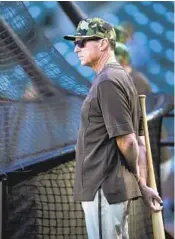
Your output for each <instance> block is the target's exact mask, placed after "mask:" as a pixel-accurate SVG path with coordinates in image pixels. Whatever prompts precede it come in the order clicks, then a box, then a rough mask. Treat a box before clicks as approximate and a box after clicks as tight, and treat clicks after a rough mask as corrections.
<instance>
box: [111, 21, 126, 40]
mask: <svg viewBox="0 0 175 239" xmlns="http://www.w3.org/2000/svg"><path fill="white" fill-rule="evenodd" d="M114 30H115V34H116V41H117V42H121V43H126V41H127V38H128V32H127V31H126V30H125V29H124V28H123V27H122V26H119V25H118V26H114Z"/></svg>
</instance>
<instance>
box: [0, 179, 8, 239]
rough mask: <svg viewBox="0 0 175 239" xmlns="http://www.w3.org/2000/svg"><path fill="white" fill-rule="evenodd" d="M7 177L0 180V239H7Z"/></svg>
mask: <svg viewBox="0 0 175 239" xmlns="http://www.w3.org/2000/svg"><path fill="white" fill-rule="evenodd" d="M7 188H8V187H7V177H4V176H3V177H1V178H0V239H8V235H7V234H6V223H7V218H8V211H7V207H8V200H7V198H8V197H7V195H8V193H7Z"/></svg>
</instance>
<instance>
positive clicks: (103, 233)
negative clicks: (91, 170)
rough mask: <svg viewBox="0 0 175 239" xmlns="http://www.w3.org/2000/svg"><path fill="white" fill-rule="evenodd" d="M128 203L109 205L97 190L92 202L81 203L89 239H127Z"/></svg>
mask: <svg viewBox="0 0 175 239" xmlns="http://www.w3.org/2000/svg"><path fill="white" fill-rule="evenodd" d="M129 205H130V201H125V202H121V203H115V204H109V203H108V201H107V199H106V197H105V196H104V193H103V190H102V189H99V190H98V191H97V193H96V195H95V198H94V201H89V202H82V207H83V210H84V213H85V221H86V228H87V233H88V238H89V239H129V235H128V211H129Z"/></svg>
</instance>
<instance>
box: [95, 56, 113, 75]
mask: <svg viewBox="0 0 175 239" xmlns="http://www.w3.org/2000/svg"><path fill="white" fill-rule="evenodd" d="M112 62H117V61H116V59H115V56H114V54H113V53H111V54H109V55H104V56H102V57H101V58H100V59H99V61H98V62H97V63H96V65H94V66H93V67H92V68H93V69H94V71H95V72H97V73H99V72H101V71H102V69H103V68H104V67H105V66H106V65H108V64H110V63H112Z"/></svg>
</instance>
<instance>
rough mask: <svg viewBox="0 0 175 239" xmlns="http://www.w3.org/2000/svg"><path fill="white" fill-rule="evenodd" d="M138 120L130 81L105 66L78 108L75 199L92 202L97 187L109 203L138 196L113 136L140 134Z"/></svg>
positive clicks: (118, 68)
mask: <svg viewBox="0 0 175 239" xmlns="http://www.w3.org/2000/svg"><path fill="white" fill-rule="evenodd" d="M139 119H140V108H139V99H138V94H137V92H136V89H135V86H134V84H133V82H132V80H131V79H130V78H129V76H128V75H127V73H126V72H125V71H124V70H123V68H122V67H121V66H120V65H119V64H118V63H111V64H108V65H107V66H105V67H104V69H103V70H102V71H101V72H100V73H99V74H98V75H97V76H96V78H95V80H94V82H93V84H92V87H91V89H90V92H89V94H88V96H87V97H86V99H85V101H84V103H83V105H82V108H81V122H80V129H79V134H78V140H77V145H76V173H75V184H74V199H75V200H78V201H92V200H93V199H94V196H95V193H96V191H97V190H98V188H99V187H100V186H101V187H102V188H103V191H104V194H105V196H106V198H107V200H108V202H109V203H117V202H121V201H125V200H128V199H131V198H136V197H139V196H141V193H140V190H139V186H138V183H137V181H136V179H135V176H134V175H133V174H132V173H131V172H130V171H129V168H128V166H127V163H126V161H125V158H124V157H123V155H122V154H121V152H120V150H119V148H118V147H117V144H116V136H120V135H125V134H130V133H133V132H134V133H135V134H136V136H137V137H138V135H143V128H139V126H140V125H141V124H139Z"/></svg>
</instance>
